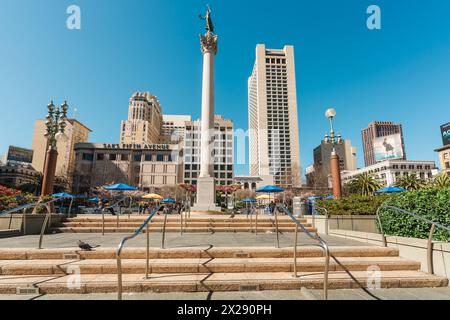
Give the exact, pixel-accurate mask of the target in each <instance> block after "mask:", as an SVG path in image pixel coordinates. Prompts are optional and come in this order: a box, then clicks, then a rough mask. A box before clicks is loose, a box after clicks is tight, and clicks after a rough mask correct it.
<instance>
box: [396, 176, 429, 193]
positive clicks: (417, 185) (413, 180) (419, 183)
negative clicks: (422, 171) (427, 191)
mask: <svg viewBox="0 0 450 320" xmlns="http://www.w3.org/2000/svg"><path fill="white" fill-rule="evenodd" d="M396 186H397V187H400V188H403V189H406V190H409V191H413V190H419V189H423V188H424V187H425V186H426V182H425V181H424V180H422V179H420V178H418V177H417V175H416V174H415V173H414V174H408V175H406V176H404V177H403V178H399V179H397V183H396Z"/></svg>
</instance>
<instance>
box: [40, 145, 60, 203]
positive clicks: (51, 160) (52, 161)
mask: <svg viewBox="0 0 450 320" xmlns="http://www.w3.org/2000/svg"><path fill="white" fill-rule="evenodd" d="M57 160H58V152H57V151H56V150H55V149H52V148H50V149H49V150H48V151H47V157H46V159H45V165H44V176H43V181H42V190H41V196H42V197H43V196H49V195H52V194H53V185H54V181H55V173H56V161H57Z"/></svg>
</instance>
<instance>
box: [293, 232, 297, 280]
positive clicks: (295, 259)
mask: <svg viewBox="0 0 450 320" xmlns="http://www.w3.org/2000/svg"><path fill="white" fill-rule="evenodd" d="M297 243H298V224H297V223H296V224H295V242H294V277H295V278H298V273H297Z"/></svg>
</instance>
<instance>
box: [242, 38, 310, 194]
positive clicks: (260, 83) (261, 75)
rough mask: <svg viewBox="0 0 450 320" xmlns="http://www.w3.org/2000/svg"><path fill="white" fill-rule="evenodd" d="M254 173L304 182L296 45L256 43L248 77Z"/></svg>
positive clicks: (281, 181) (285, 183) (280, 182)
mask: <svg viewBox="0 0 450 320" xmlns="http://www.w3.org/2000/svg"><path fill="white" fill-rule="evenodd" d="M248 113H249V129H250V133H249V139H250V143H249V146H250V174H251V175H253V176H268V175H271V176H273V177H274V181H275V184H276V185H277V186H280V187H284V188H290V187H292V186H294V187H297V186H300V185H301V179H300V175H301V171H300V145H299V131H298V117H297V88H296V81H295V61H294V47H293V46H285V47H284V48H283V49H282V50H275V49H267V48H266V47H265V45H263V44H259V45H257V46H256V61H255V65H254V67H253V72H252V75H251V76H250V78H249V80H248Z"/></svg>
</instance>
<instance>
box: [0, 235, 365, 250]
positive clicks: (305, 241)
mask: <svg viewBox="0 0 450 320" xmlns="http://www.w3.org/2000/svg"><path fill="white" fill-rule="evenodd" d="M128 235H129V234H117V233H113V234H105V235H104V236H102V234H95V233H83V234H76V233H75V234H74V233H61V234H50V235H45V236H44V240H43V245H42V247H43V248H48V249H50V248H52V249H53V248H73V247H76V246H77V241H78V240H82V241H84V242H87V243H89V244H93V245H100V246H101V247H103V248H112V247H116V246H118V245H119V243H120V241H121V240H122V239H123V238H124V237H126V236H128ZM321 237H322V238H323V239H324V240H325V241H327V242H328V244H329V245H330V246H361V245H364V246H367V244H362V243H361V242H359V241H354V240H347V239H343V238H339V237H334V236H325V235H323V236H321ZM161 239H162V234H161V233H151V234H150V246H151V247H161ZM294 239H295V238H294V234H291V233H285V234H280V247H292V246H293V244H294ZM38 243H39V236H22V237H14V238H6V239H0V248H37V246H38ZM165 243H166V246H165V247H166V248H178V247H192V246H205V245H207V246H214V247H271V246H276V234H275V233H265V234H258V235H255V234H251V233H214V234H211V233H209V234H192V233H189V234H183V235H180V234H179V233H178V234H174V233H167V234H166V241H165ZM317 243H318V242H317V241H315V240H313V239H311V238H309V237H307V236H306V235H305V234H299V238H298V245H299V246H300V245H314V244H317ZM145 246H146V236H145V234H140V235H139V236H137V237H136V238H135V239H132V240H130V241H128V242H127V244H126V247H127V248H137V247H145Z"/></svg>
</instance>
